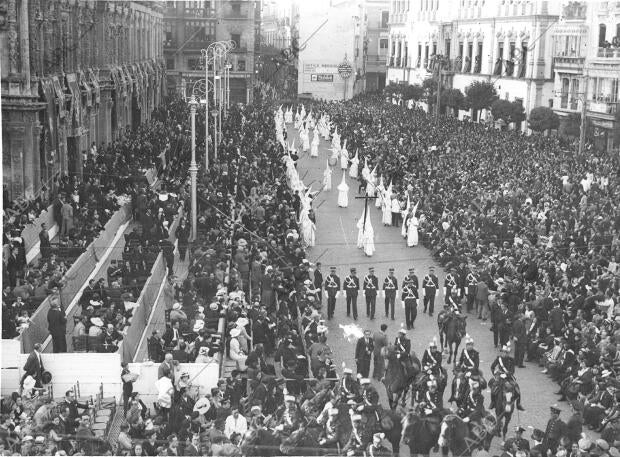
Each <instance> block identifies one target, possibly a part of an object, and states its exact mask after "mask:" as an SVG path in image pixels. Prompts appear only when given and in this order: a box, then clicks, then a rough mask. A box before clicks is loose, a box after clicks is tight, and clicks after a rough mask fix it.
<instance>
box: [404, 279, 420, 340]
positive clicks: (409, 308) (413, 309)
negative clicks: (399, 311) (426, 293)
mask: <svg viewBox="0 0 620 457" xmlns="http://www.w3.org/2000/svg"><path fill="white" fill-rule="evenodd" d="M419 298H420V295H419V292H418V277H417V276H416V275H415V269H414V268H409V274H408V275H407V276H405V279H403V293H402V296H401V299H402V301H403V305H404V306H405V325H406V326H407V330H411V329H412V328H413V324H414V322H415V319H416V317H417V315H418V299H419Z"/></svg>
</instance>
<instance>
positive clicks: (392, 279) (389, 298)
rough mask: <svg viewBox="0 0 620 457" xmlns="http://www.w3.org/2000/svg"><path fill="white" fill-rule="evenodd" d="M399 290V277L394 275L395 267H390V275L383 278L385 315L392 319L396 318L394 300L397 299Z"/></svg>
mask: <svg viewBox="0 0 620 457" xmlns="http://www.w3.org/2000/svg"><path fill="white" fill-rule="evenodd" d="M397 290H398V279H396V276H394V268H390V269H389V273H388V275H387V276H386V278H385V279H384V280H383V291H384V292H385V317H390V318H391V319H392V320H394V302H395V301H396V291H397ZM388 314H389V316H388Z"/></svg>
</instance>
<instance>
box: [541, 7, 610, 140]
mask: <svg viewBox="0 0 620 457" xmlns="http://www.w3.org/2000/svg"><path fill="white" fill-rule="evenodd" d="M554 38H555V39H554V50H553V62H554V70H555V99H554V105H553V106H554V109H555V111H556V112H557V113H558V114H559V115H560V116H562V117H565V116H567V115H569V114H571V113H582V112H583V110H584V108H585V111H586V116H587V118H588V119H590V120H591V121H592V124H593V126H594V132H593V133H594V136H595V141H596V142H597V145H598V146H599V147H601V148H604V149H607V150H612V149H613V148H614V147H616V148H617V147H618V145H614V144H613V132H614V131H615V130H616V129H619V128H620V125H619V123H618V118H617V112H618V109H619V101H620V100H619V97H620V2H618V1H612V2H608V1H570V2H567V3H565V4H564V5H563V8H562V15H561V19H560V22H559V23H558V25H557V26H556V27H555V33H554ZM584 102H585V106H584V105H583V103H584Z"/></svg>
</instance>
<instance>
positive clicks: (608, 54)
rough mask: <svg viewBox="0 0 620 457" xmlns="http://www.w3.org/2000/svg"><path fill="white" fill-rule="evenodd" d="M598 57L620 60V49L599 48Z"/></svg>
mask: <svg viewBox="0 0 620 457" xmlns="http://www.w3.org/2000/svg"><path fill="white" fill-rule="evenodd" d="M596 57H601V58H603V59H620V47H609V48H601V47H599V48H598V51H597V53H596Z"/></svg>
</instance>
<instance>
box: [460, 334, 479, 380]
mask: <svg viewBox="0 0 620 457" xmlns="http://www.w3.org/2000/svg"><path fill="white" fill-rule="evenodd" d="M458 365H459V367H461V369H462V370H463V372H469V373H471V374H474V373H476V374H478V373H479V372H480V353H479V352H478V351H476V350H475V349H474V340H473V338H472V337H470V336H468V337H467V340H466V343H465V349H463V352H461V358H460V359H459V364H458Z"/></svg>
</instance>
